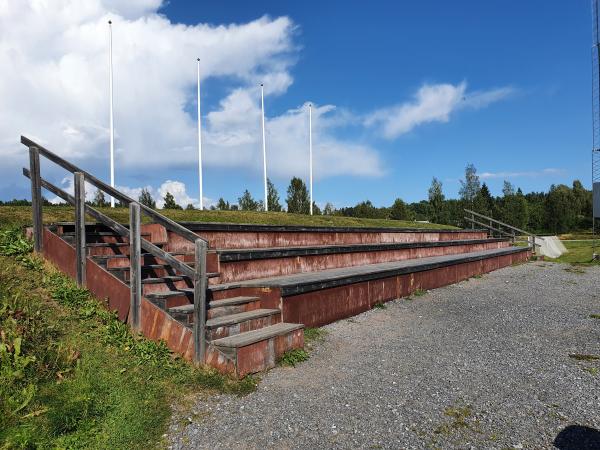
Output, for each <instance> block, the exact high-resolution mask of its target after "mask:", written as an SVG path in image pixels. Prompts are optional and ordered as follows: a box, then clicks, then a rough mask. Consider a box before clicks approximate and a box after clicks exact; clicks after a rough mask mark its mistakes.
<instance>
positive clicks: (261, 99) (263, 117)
mask: <svg viewBox="0 0 600 450" xmlns="http://www.w3.org/2000/svg"><path fill="white" fill-rule="evenodd" d="M260 105H261V110H262V147H263V176H264V182H265V211H268V210H269V198H268V192H267V145H266V143H265V90H264V87H263V85H262V83H261V85H260Z"/></svg>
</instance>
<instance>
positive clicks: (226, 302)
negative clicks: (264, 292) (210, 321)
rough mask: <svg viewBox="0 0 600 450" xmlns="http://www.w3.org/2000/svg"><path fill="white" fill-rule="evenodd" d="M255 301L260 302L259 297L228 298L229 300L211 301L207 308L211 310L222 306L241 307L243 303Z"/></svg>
mask: <svg viewBox="0 0 600 450" xmlns="http://www.w3.org/2000/svg"><path fill="white" fill-rule="evenodd" d="M257 300H260V297H244V296H240V297H230V298H224V299H222V300H213V301H212V302H210V303H209V306H210V307H211V308H221V307H224V306H237V305H243V304H245V303H250V302H255V301H257Z"/></svg>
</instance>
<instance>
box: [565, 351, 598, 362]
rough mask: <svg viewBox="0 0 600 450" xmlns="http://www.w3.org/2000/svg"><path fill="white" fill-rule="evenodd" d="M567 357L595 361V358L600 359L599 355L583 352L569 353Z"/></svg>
mask: <svg viewBox="0 0 600 450" xmlns="http://www.w3.org/2000/svg"><path fill="white" fill-rule="evenodd" d="M569 358H573V359H575V360H577V361H596V360H598V359H600V356H596V355H586V354H583V353H571V354H570V355H569Z"/></svg>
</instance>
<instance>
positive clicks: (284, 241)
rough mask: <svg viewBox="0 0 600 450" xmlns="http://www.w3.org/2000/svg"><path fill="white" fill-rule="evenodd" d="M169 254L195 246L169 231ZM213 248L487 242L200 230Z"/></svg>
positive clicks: (418, 235)
mask: <svg viewBox="0 0 600 450" xmlns="http://www.w3.org/2000/svg"><path fill="white" fill-rule="evenodd" d="M168 234H169V243H168V246H167V249H168V251H181V250H188V251H191V250H192V249H193V243H192V242H189V241H188V240H186V239H184V238H182V237H181V236H179V235H177V234H175V233H172V232H170V231H169V232H168ZM196 234H198V236H200V237H202V238H203V239H206V240H207V241H208V243H209V246H210V248H222V249H225V248H270V247H302V246H314V245H345V244H379V243H392V242H437V241H449V240H457V239H460V240H462V239H485V238H486V237H487V233H486V232H485V231H472V232H471V231H461V232H449V231H446V232H440V231H429V230H428V231H415V232H394V231H389V232H387V231H386V232H383V231H377V232H369V231H362V232H359V231H352V232H334V231H319V232H316V231H298V232H288V231H198V232H197V233H196Z"/></svg>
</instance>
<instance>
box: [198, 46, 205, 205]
mask: <svg viewBox="0 0 600 450" xmlns="http://www.w3.org/2000/svg"><path fill="white" fill-rule="evenodd" d="M197 62H198V182H199V184H200V211H202V210H203V209H204V197H203V195H204V194H203V192H202V122H201V115H200V58H198V61H197Z"/></svg>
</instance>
